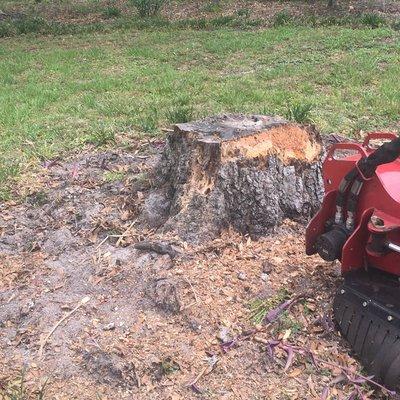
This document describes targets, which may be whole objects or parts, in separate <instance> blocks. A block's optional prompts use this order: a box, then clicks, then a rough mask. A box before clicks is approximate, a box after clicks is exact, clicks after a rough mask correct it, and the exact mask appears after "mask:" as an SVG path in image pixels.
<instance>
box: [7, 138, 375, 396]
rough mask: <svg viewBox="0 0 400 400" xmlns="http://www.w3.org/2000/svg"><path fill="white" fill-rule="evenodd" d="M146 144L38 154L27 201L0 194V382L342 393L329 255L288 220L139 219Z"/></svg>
mask: <svg viewBox="0 0 400 400" xmlns="http://www.w3.org/2000/svg"><path fill="white" fill-rule="evenodd" d="M159 147H160V144H159V143H157V142H150V143H145V144H144V145H143V146H140V147H139V148H140V149H141V150H140V151H137V152H134V153H129V152H125V151H122V150H115V151H113V150H108V151H104V152H97V153H96V152H92V153H85V154H81V155H77V156H74V157H71V158H69V159H66V160H58V161H50V162H48V163H46V164H45V165H44V167H43V170H42V171H41V172H40V173H39V174H38V176H37V182H38V184H37V185H36V187H35V191H34V192H32V193H30V195H29V196H27V198H26V201H24V202H23V203H19V204H18V203H15V204H11V203H9V204H2V205H1V206H0V355H1V362H0V394H1V393H2V394H3V395H4V394H5V393H10V392H11V391H12V390H13V388H14V387H15V384H16V382H17V383H18V382H20V376H21V371H26V372H25V375H24V382H25V387H26V392H27V398H32V399H37V398H38V393H43V392H44V394H45V397H44V398H45V399H46V398H48V399H72V398H76V399H80V400H84V399H152V400H153V399H170V400H178V399H246V400H247V399H254V400H255V399H287V398H290V399H314V398H315V399H318V398H320V397H321V395H322V393H328V392H329V395H330V396H331V398H332V399H333V398H346V396H347V397H348V396H349V395H350V393H351V392H352V391H353V390H354V385H353V384H350V383H349V382H348V380H347V379H346V378H343V369H342V367H343V366H344V367H345V368H346V370H345V371H346V373H347V374H348V375H352V374H353V373H354V372H355V371H357V370H358V369H359V365H358V364H357V362H356V361H355V360H354V359H353V358H351V356H350V355H349V354H348V351H347V348H346V347H345V345H344V343H342V341H341V339H340V337H339V336H338V334H337V333H336V331H335V330H334V329H333V328H332V325H331V319H330V308H331V305H330V304H331V299H332V295H333V293H334V291H335V288H336V287H337V285H338V284H339V282H340V276H339V274H338V266H337V265H334V264H327V263H322V262H321V261H320V260H319V259H318V258H316V257H311V258H310V257H306V256H305V255H304V240H303V236H304V227H303V226H301V225H298V224H296V223H294V222H289V221H287V222H286V223H285V224H284V226H283V227H282V228H280V229H279V230H278V232H277V233H276V234H275V235H271V236H268V237H264V238H261V239H260V240H258V241H252V240H251V239H250V238H248V237H246V236H240V235H238V234H237V233H235V232H225V233H224V234H223V235H222V237H221V238H219V239H216V240H213V241H211V242H207V243H204V244H202V245H197V246H194V245H190V244H188V243H185V242H182V241H180V240H178V239H177V238H174V237H162V236H160V235H158V234H157V232H155V231H154V230H149V229H145V228H143V227H141V226H140V225H139V223H138V222H137V216H138V213H139V211H140V209H141V204H142V202H143V198H144V197H145V196H146V191H147V190H148V188H149V186H150V185H151V182H149V181H148V179H146V176H147V175H146V173H147V171H148V170H149V169H150V168H151V167H152V165H153V164H154V161H155V159H156V158H157V157H158V154H159ZM116 172H118V173H119V174H121V173H122V177H121V175H116V174H115V173H116ZM116 176H118V179H115V177H116ZM144 239H146V241H148V243H147V244H146V246H142V247H140V246H137V243H138V242H139V241H143V240H144ZM166 246H171V247H166ZM137 247H139V248H137ZM151 249H154V250H155V251H149V250H151ZM171 249H173V251H172V250H171ZM296 295H301V296H302V297H301V301H297V302H295V303H294V304H293V305H292V307H291V308H290V309H289V310H287V311H286V312H285V313H284V314H283V315H281V316H280V318H278V319H274V320H273V321H272V322H271V323H269V324H265V323H264V324H261V323H260V321H257V313H258V312H259V311H260V304H261V306H262V304H264V305H265V304H270V305H271V306H274V307H275V306H277V305H278V304H279V302H281V301H284V300H285V299H288V298H294V297H295V296H296ZM276 340H279V341H280V342H279V343H280V345H279V346H276V347H275V356H274V358H272V357H271V356H270V350H271V346H272V345H271V343H273V342H271V341H276ZM285 346H286V347H285ZM288 346H289V347H288ZM288 348H291V349H294V350H293V352H294V353H293V354H292V355H291V356H290V359H289V360H288V354H289V353H288V350H287V349H288ZM285 349H286V350H285ZM290 351H292V350H290ZM310 352H311V353H310ZM310 354H312V355H314V357H317V358H318V360H319V361H318V362H317V363H313V359H312V357H311V356H310ZM321 360H322V361H321ZM324 362H328V363H329V364H325V363H324ZM342 378H343V379H342ZM335 382H339V383H335ZM43 387H45V389H43ZM364 392H368V390H367V389H366V390H364ZM378 396H380V394H370V397H369V398H378ZM9 397H10V396H9Z"/></svg>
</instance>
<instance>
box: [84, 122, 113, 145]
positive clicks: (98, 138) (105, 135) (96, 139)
mask: <svg viewBox="0 0 400 400" xmlns="http://www.w3.org/2000/svg"><path fill="white" fill-rule="evenodd" d="M84 141H85V142H86V143H91V144H93V145H95V146H97V147H100V146H104V145H106V144H107V143H113V142H115V132H114V130H113V129H110V128H107V127H105V126H100V127H98V128H97V129H96V130H95V131H94V132H93V133H91V134H90V135H88V136H87V137H86V139H85V140H84Z"/></svg>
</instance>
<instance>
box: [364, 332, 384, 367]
mask: <svg viewBox="0 0 400 400" xmlns="http://www.w3.org/2000/svg"><path fill="white" fill-rule="evenodd" d="M387 335H388V331H387V330H386V329H385V327H384V326H379V328H378V330H377V332H376V335H375V338H374V340H373V342H372V344H371V350H370V351H369V353H368V357H366V359H365V366H366V368H368V369H369V370H371V369H372V368H374V365H375V364H376V362H378V361H377V360H376V355H377V354H378V352H379V350H380V347H381V345H382V342H383V341H384V340H385V338H386V336H387Z"/></svg>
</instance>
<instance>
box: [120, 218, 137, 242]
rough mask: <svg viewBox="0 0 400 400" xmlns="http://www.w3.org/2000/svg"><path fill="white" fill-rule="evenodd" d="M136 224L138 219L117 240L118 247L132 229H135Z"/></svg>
mask: <svg viewBox="0 0 400 400" xmlns="http://www.w3.org/2000/svg"><path fill="white" fill-rule="evenodd" d="M135 223H136V219H135V220H134V221H133V222H132V223H131V224H130V225H129V226H128V228H127V229H126V230H125V231H124V232H123V233H122V234H121V235H119V239H118V240H117V243H116V246H117V247H118V246H119V245H120V244H121V242H122V240H123V239H124V237H125V236H127V235H128V233H129V231H130V230H131V229H132V227H133V225H135Z"/></svg>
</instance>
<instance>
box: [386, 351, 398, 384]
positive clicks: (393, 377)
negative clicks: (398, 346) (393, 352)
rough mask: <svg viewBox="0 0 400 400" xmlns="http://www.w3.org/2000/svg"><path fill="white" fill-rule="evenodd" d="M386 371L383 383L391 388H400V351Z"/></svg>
mask: <svg viewBox="0 0 400 400" xmlns="http://www.w3.org/2000/svg"><path fill="white" fill-rule="evenodd" d="M384 372H385V373H384V378H383V383H384V384H385V385H386V386H387V387H388V388H389V389H395V390H396V389H398V388H399V386H400V353H398V354H397V357H396V358H395V359H394V360H393V361H392V363H391V364H390V366H389V367H388V368H387V370H386V371H384Z"/></svg>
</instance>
